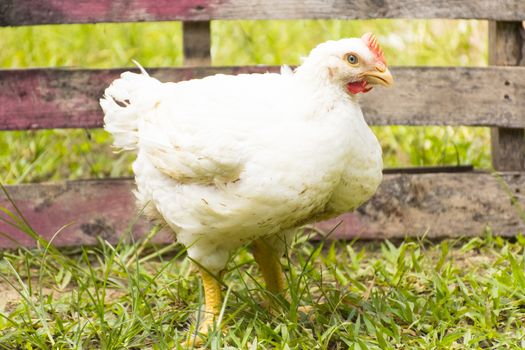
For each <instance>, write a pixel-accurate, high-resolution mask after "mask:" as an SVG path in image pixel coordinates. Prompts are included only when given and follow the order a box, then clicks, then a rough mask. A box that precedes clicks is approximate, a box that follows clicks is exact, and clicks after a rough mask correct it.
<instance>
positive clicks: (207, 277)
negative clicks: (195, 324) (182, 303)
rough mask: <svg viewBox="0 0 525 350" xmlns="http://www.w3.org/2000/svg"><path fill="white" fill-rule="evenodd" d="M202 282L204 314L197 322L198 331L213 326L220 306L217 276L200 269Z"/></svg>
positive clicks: (200, 331) (204, 331) (204, 330)
mask: <svg viewBox="0 0 525 350" xmlns="http://www.w3.org/2000/svg"><path fill="white" fill-rule="evenodd" d="M200 272H201V278H202V284H203V286H204V303H205V304H204V305H205V308H204V315H203V317H202V318H201V322H200V324H199V333H204V334H206V333H208V327H210V326H213V321H214V320H215V319H216V318H217V316H218V315H219V312H220V311H221V306H222V297H221V284H220V283H219V281H218V280H217V277H215V276H213V275H211V274H209V273H208V272H207V271H205V270H204V269H202V268H201V269H200Z"/></svg>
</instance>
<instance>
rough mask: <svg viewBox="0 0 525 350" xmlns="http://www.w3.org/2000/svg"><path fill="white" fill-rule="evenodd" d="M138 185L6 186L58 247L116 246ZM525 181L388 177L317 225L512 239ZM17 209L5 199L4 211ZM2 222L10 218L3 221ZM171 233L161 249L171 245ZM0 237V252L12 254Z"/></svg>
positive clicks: (369, 234) (19, 237) (519, 223)
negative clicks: (101, 242)
mask: <svg viewBox="0 0 525 350" xmlns="http://www.w3.org/2000/svg"><path fill="white" fill-rule="evenodd" d="M132 189H133V182H132V180H96V181H94V180H93V181H74V182H65V183H50V184H28V185H17V186H8V187H7V190H8V192H9V193H10V194H11V196H12V198H13V199H14V201H15V203H16V204H17V206H18V207H19V208H20V210H21V211H22V213H23V214H24V215H25V217H26V218H27V220H28V221H29V223H30V224H31V225H32V226H33V228H34V229H35V230H36V232H38V233H39V234H41V235H42V236H44V237H46V238H47V239H49V238H50V237H52V236H53V234H54V233H55V232H56V231H57V230H59V229H60V228H61V227H62V226H63V225H66V224H69V226H68V227H66V228H65V229H64V230H63V231H62V232H61V233H60V234H59V235H58V236H57V237H56V238H55V243H56V244H57V245H59V246H66V245H81V244H94V243H95V242H96V237H98V236H100V237H102V238H103V239H106V240H108V241H111V242H115V241H116V240H117V239H118V236H119V235H120V234H122V233H123V232H126V231H127V228H128V227H129V225H130V224H131V223H132V222H134V221H135V220H136V218H137V212H138V211H139V209H138V208H136V207H135V200H134V197H133V194H132V192H131V191H132ZM524 189H525V173H523V172H522V173H519V172H516V173H503V174H502V175H501V177H496V176H493V175H490V174H487V173H478V172H468V173H442V174H417V175H416V174H388V175H385V179H384V181H383V183H382V184H381V186H380V189H379V191H378V193H377V194H376V196H374V198H373V199H372V200H371V201H369V202H368V203H367V204H365V205H364V206H363V207H361V208H360V209H359V210H358V211H356V212H354V213H349V214H345V215H343V216H342V217H340V218H336V219H332V220H329V221H326V222H323V223H320V224H318V225H317V227H318V228H319V229H320V230H323V231H327V232H328V231H330V230H331V229H333V228H334V227H335V226H337V225H338V224H339V223H340V222H341V221H342V223H341V224H340V225H339V226H338V227H337V229H336V230H335V232H334V235H333V237H332V238H352V237H360V238H363V239H376V238H402V237H405V236H406V235H411V236H412V235H413V236H423V235H424V236H426V237H427V238H441V237H459V236H462V235H465V236H476V235H480V234H481V233H483V231H484V230H485V228H486V227H487V226H490V227H491V228H492V231H493V232H494V234H497V235H502V236H514V235H516V234H517V233H518V232H524V230H525V217H522V218H521V219H520V214H519V210H518V209H517V206H521V215H524V214H523V213H524V212H523V208H524V207H525V191H524ZM1 207H4V208H8V209H10V210H11V211H13V208H12V206H11V204H10V203H9V202H7V200H6V199H5V197H4V196H3V195H0V208H1ZM1 217H5V215H4V216H1ZM148 227H149V224H148V223H146V222H145V221H144V220H139V222H138V223H137V224H136V225H135V226H134V228H133V230H132V232H133V234H134V237H135V238H138V237H140V236H141V235H143V234H144V233H145V232H147V229H148ZM0 232H4V233H7V234H8V235H9V236H10V237H12V238H13V239H15V240H16V241H18V242H20V244H23V245H25V246H31V245H32V244H33V242H32V240H31V239H30V238H28V237H27V236H25V235H24V234H22V233H20V231H18V230H16V229H13V228H12V227H10V226H9V225H6V224H5V223H4V222H2V221H0ZM171 240H172V238H171V236H170V234H169V233H168V232H163V233H162V234H161V235H160V236H158V237H157V239H156V242H160V243H162V242H164V243H166V242H170V241H171ZM14 246H15V245H14V243H13V242H12V241H10V240H8V239H6V238H5V237H2V236H0V247H3V248H5V247H14Z"/></svg>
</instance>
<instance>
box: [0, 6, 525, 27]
mask: <svg viewBox="0 0 525 350" xmlns="http://www.w3.org/2000/svg"><path fill="white" fill-rule="evenodd" d="M308 18H313V19H315V18H339V19H360V18H361V19H366V18H474V19H476V18H477V19H493V20H505V21H510V20H515V21H517V20H522V19H523V18H525V3H524V2H523V1H522V0H501V1H486V0H470V1H450V0H405V1H403V2H402V3H400V2H399V1H398V0H382V1H380V2H377V1H343V0H336V1H324V0H309V1H303V0H266V1H259V0H176V1H174V0H3V1H2V2H1V3H0V26H12V25H32V24H53V23H97V22H135V21H169V20H184V21H188V20H189V21H194V20H214V19H308Z"/></svg>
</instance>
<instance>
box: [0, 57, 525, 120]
mask: <svg viewBox="0 0 525 350" xmlns="http://www.w3.org/2000/svg"><path fill="white" fill-rule="evenodd" d="M278 69H279V68H278V67H265V66H254V67H200V68H198V67H195V68H157V69H148V71H149V72H150V74H151V75H153V76H154V77H157V78H158V79H160V80H161V81H181V80H187V79H192V78H200V77H204V76H207V75H211V74H216V73H223V74H239V73H254V72H259V73H262V72H266V71H272V72H275V71H278ZM122 71H123V70H122V69H111V70H73V69H32V70H4V71H0V130H2V129H3V130H14V129H40V128H94V127H100V126H102V113H101V112H102V111H101V110H100V107H99V105H98V99H99V98H100V97H101V96H102V94H103V91H104V89H105V88H106V87H107V86H108V85H109V84H110V83H111V81H112V80H114V79H116V78H117V77H118V76H119V74H120V73H121V72H122ZM392 71H393V74H394V77H395V82H396V87H395V88H392V89H380V88H378V89H375V90H374V91H373V92H371V93H369V94H367V95H365V96H363V97H362V101H361V104H362V106H363V111H364V114H365V117H366V118H367V120H368V121H369V123H371V124H374V125H392V124H399V125H472V126H500V127H514V128H515V127H525V113H523V111H524V110H525V99H524V98H522V96H521V93H522V91H523V90H524V89H525V67H489V68H459V67H455V68H453V67H449V68H443V67H442V68H437V67H417V68H407V67H405V68H401V67H397V68H396V67H393V68H392Z"/></svg>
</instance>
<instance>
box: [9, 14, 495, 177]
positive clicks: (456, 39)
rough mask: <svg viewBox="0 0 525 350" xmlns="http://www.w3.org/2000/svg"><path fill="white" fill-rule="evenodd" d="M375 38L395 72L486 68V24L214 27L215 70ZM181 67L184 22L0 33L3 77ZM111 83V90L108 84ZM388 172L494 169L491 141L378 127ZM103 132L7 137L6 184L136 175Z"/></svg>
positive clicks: (440, 130) (454, 130) (470, 133)
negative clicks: (17, 72)
mask: <svg viewBox="0 0 525 350" xmlns="http://www.w3.org/2000/svg"><path fill="white" fill-rule="evenodd" d="M366 31H372V32H374V33H375V34H376V35H377V36H378V39H379V41H380V42H381V45H382V47H383V50H384V51H385V56H386V57H387V60H388V63H389V64H390V65H401V66H403V65H405V66H406V65H408V66H410V65H434V66H458V65H460V66H484V65H486V64H487V23H486V22H485V21H466V20H457V21H451V20H369V21H339V20H331V21H326V20H302V21H215V22H212V50H211V51H212V60H213V64H214V65H248V64H272V65H274V64H275V65H278V64H299V63H300V57H302V56H306V55H307V54H308V52H309V50H310V49H312V48H313V47H314V46H315V45H316V44H318V43H320V42H322V41H325V40H329V39H338V38H343V37H349V36H360V35H361V34H362V33H364V32H366ZM132 59H136V60H137V61H139V62H140V63H141V64H142V65H144V66H146V67H153V66H180V65H181V64H182V61H183V59H182V32H181V24H180V23H179V22H165V23H123V24H96V25H59V26H35V27H21V28H1V29H0V68H27V67H63V66H68V67H88V68H110V67H122V66H131V65H132V63H131V60H132ZM108 83H109V82H108ZM374 131H375V132H376V134H377V136H378V138H379V140H380V141H381V143H382V145H383V151H384V158H385V165H386V166H389V167H392V166H396V167H399V166H422V165H458V164H473V165H474V166H476V167H481V168H488V167H490V153H489V132H488V129H486V128H468V127H404V126H392V127H374ZM110 145H111V137H110V136H109V135H108V134H107V133H105V132H104V131H103V130H41V131H15V132H5V131H4V132H0V181H1V182H3V183H20V182H32V181H47V180H59V179H79V178H93V177H108V176H126V175H130V174H131V169H130V163H131V160H132V158H133V156H132V155H130V154H127V153H114V152H113V150H112V149H111V146H110Z"/></svg>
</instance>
